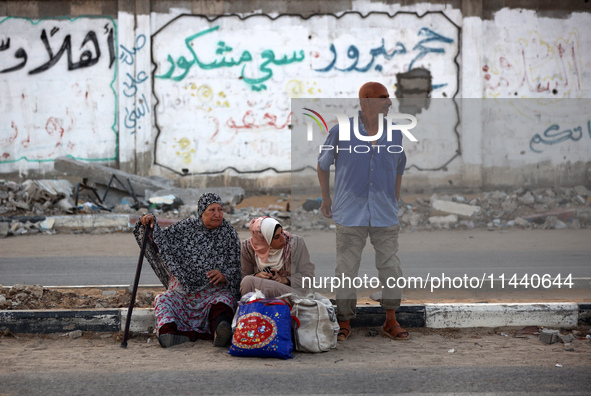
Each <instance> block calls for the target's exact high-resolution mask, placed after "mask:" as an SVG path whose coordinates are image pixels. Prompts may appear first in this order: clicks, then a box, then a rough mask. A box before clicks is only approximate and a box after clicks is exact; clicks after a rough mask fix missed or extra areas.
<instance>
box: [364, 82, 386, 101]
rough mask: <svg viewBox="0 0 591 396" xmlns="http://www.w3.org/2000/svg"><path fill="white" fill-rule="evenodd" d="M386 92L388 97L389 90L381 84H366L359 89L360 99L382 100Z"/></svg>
mask: <svg viewBox="0 0 591 396" xmlns="http://www.w3.org/2000/svg"><path fill="white" fill-rule="evenodd" d="M384 92H385V94H386V95H388V89H387V88H386V87H385V86H384V85H382V84H380V83H379V82H375V81H370V82H366V83H365V84H363V85H362V86H361V88H359V99H363V98H380V97H383V96H384Z"/></svg>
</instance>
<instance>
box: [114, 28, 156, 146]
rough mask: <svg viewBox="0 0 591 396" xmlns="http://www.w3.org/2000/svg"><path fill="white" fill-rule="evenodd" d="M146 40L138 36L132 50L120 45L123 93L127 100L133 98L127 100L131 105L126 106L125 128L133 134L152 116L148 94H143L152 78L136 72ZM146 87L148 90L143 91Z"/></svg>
mask: <svg viewBox="0 0 591 396" xmlns="http://www.w3.org/2000/svg"><path fill="white" fill-rule="evenodd" d="M146 40H147V39H146V36H145V35H144V34H140V35H138V36H137V38H136V40H135V43H134V46H133V47H132V48H131V49H129V48H128V47H126V46H125V45H123V44H120V45H119V47H120V52H119V53H120V55H119V60H120V62H121V68H122V71H121V73H122V77H121V78H122V79H123V90H122V92H121V93H122V94H123V96H124V97H125V98H131V100H126V102H129V103H130V104H129V105H127V106H125V114H123V115H122V117H123V126H124V127H125V130H126V131H128V132H130V133H131V134H134V133H135V128H136V127H137V128H141V125H138V121H140V120H141V119H142V118H144V117H146V116H149V114H150V106H149V105H148V101H147V99H146V93H147V92H143V91H146V89H147V86H149V79H150V76H149V74H148V72H146V71H145V70H140V71H134V64H135V61H136V58H137V56H138V54H140V52H141V51H142V49H143V48H144V46H145V45H146ZM127 70H129V71H127ZM123 73H125V75H123ZM144 87H146V89H142V88H144ZM148 94H149V93H148ZM126 104H127V103H126Z"/></svg>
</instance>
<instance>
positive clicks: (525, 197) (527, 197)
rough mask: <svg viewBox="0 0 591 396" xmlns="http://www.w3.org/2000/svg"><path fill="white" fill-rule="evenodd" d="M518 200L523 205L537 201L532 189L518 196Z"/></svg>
mask: <svg viewBox="0 0 591 396" xmlns="http://www.w3.org/2000/svg"><path fill="white" fill-rule="evenodd" d="M517 201H518V202H519V203H521V204H523V205H533V204H534V203H535V202H536V200H535V198H534V196H533V195H532V193H531V192H530V191H528V192H527V193H525V194H524V195H523V196H521V197H519V198H517Z"/></svg>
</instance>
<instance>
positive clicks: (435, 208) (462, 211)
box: [431, 199, 480, 217]
mask: <svg viewBox="0 0 591 396" xmlns="http://www.w3.org/2000/svg"><path fill="white" fill-rule="evenodd" d="M479 211H480V206H474V205H467V204H462V203H457V202H451V201H443V200H441V199H437V200H435V201H433V202H432V203H431V214H434V215H438V214H453V215H456V216H461V217H472V216H474V215H475V214H476V213H478V212H479Z"/></svg>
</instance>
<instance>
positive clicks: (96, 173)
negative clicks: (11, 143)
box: [53, 157, 174, 196]
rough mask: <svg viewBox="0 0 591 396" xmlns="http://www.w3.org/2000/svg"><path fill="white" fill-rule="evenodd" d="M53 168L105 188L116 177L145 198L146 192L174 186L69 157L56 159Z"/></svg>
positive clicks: (172, 183)
mask: <svg viewBox="0 0 591 396" xmlns="http://www.w3.org/2000/svg"><path fill="white" fill-rule="evenodd" d="M53 167H54V169H55V170H56V171H59V172H64V173H65V174H67V175H69V176H78V177H81V178H84V179H88V180H90V181H93V182H95V183H98V184H102V185H104V186H107V185H109V182H110V181H111V177H113V175H115V176H116V177H117V179H118V180H119V181H121V182H122V183H124V185H125V186H126V187H128V185H129V184H131V187H132V188H133V191H134V192H135V194H136V195H139V196H145V195H146V190H150V191H157V190H161V189H164V188H170V187H172V186H174V181H173V180H169V179H166V178H161V177H158V178H156V177H141V176H137V175H133V174H130V173H127V172H123V171H121V170H119V169H114V168H110V167H108V166H104V165H98V164H94V163H90V162H84V161H78V160H75V159H72V158H68V157H59V158H56V159H55V161H54V163H53ZM128 181H129V182H128ZM120 187H121V186H120V185H119V184H118V183H117V182H114V183H112V184H111V188H114V189H118V190H121V188H120Z"/></svg>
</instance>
